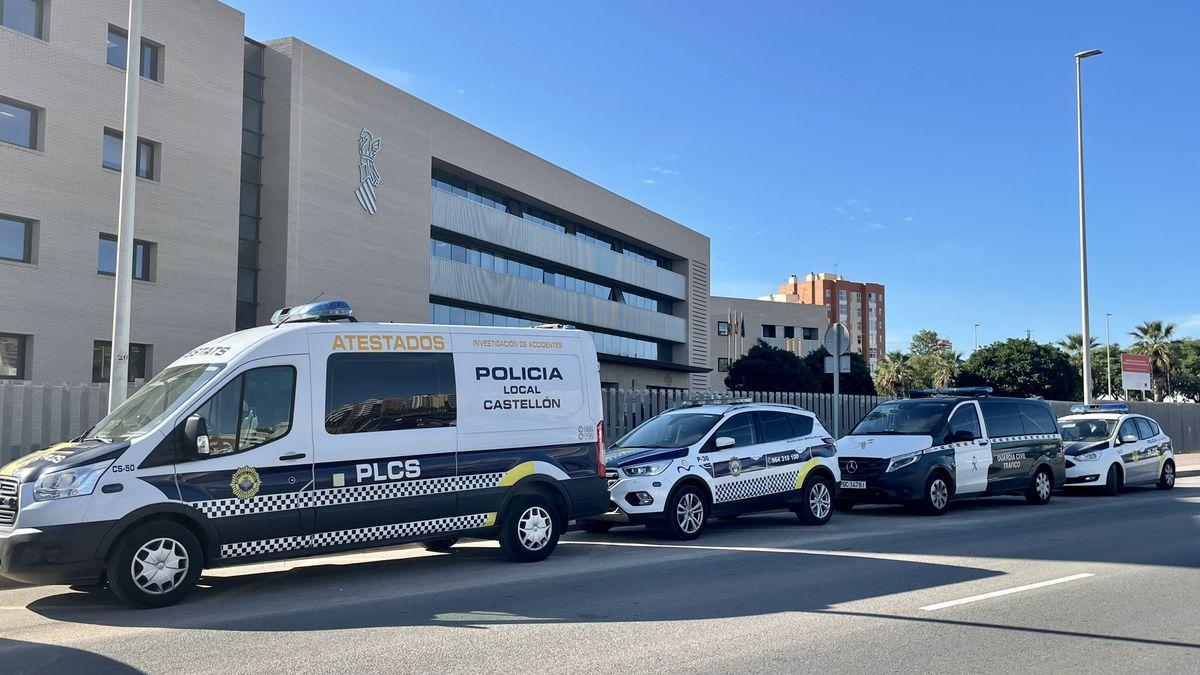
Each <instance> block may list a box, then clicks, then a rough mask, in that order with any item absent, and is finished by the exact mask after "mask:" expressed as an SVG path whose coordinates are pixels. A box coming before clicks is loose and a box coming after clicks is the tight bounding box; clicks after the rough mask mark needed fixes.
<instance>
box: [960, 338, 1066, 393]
mask: <svg viewBox="0 0 1200 675" xmlns="http://www.w3.org/2000/svg"><path fill="white" fill-rule="evenodd" d="M1079 377H1080V376H1079V374H1078V373H1077V372H1076V370H1075V368H1073V367H1072V366H1071V361H1070V358H1069V357H1068V356H1067V355H1066V354H1065V353H1064V352H1063V351H1061V350H1059V349H1057V348H1055V347H1052V346H1050V345H1045V344H1039V343H1037V342H1034V341H1032V340H1024V339H1015V338H1013V339H1009V340H1005V341H1003V342H996V343H993V344H990V345H987V346H986V347H980V348H979V349H977V350H976V351H975V353H974V354H972V355H971V357H970V358H969V359H967V362H966V363H965V364H964V365H963V370H962V373H961V375H960V376H959V379H958V384H960V385H965V386H990V387H992V388H993V390H994V391H995V393H996V394H997V395H999V396H1020V397H1028V396H1041V397H1043V398H1046V399H1051V400H1059V401H1065V400H1071V399H1072V398H1073V395H1074V394H1075V390H1076V387H1077V385H1078V380H1079Z"/></svg>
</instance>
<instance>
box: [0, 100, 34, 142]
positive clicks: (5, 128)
mask: <svg viewBox="0 0 1200 675" xmlns="http://www.w3.org/2000/svg"><path fill="white" fill-rule="evenodd" d="M41 113H42V111H41V110H39V109H37V108H34V107H33V106H28V105H25V104H24V103H18V102H16V101H14V100H12V99H7V98H0V141H4V142H5V143H12V144H13V145H19V146H21V147H23V148H30V149H34V150H36V149H37V147H38V122H39V118H40V117H41Z"/></svg>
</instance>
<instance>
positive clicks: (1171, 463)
mask: <svg viewBox="0 0 1200 675" xmlns="http://www.w3.org/2000/svg"><path fill="white" fill-rule="evenodd" d="M1058 426H1059V428H1060V429H1062V435H1063V440H1064V441H1066V443H1067V447H1066V455H1067V487H1101V488H1104V491H1105V492H1106V493H1107V494H1109V495H1116V494H1117V493H1118V492H1120V490H1121V487H1123V486H1125V485H1137V484H1151V483H1153V484H1157V485H1158V487H1159V489H1161V490H1170V489H1171V488H1173V487H1175V453H1174V451H1173V450H1172V448H1171V439H1170V438H1169V437H1167V435H1166V434H1164V433H1163V431H1162V428H1160V427H1159V426H1158V423H1157V422H1155V421H1154V420H1152V419H1150V418H1149V417H1145V416H1143V415H1136V414H1132V413H1130V412H1129V406H1128V405H1127V404H1125V403H1093V404H1092V405H1075V406H1071V414H1070V415H1067V416H1066V417H1060V418H1059V420H1058Z"/></svg>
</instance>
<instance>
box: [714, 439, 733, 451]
mask: <svg viewBox="0 0 1200 675" xmlns="http://www.w3.org/2000/svg"><path fill="white" fill-rule="evenodd" d="M735 445H737V439H736V438H730V437H729V436H722V437H720V438H718V439H717V443H716V446H717V449H718V450H724V449H725V448H732V447H733V446H735Z"/></svg>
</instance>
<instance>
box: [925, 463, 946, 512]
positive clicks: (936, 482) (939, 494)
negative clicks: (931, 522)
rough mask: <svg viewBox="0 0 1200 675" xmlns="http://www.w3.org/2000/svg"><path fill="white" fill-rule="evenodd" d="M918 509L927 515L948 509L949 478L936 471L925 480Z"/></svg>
mask: <svg viewBox="0 0 1200 675" xmlns="http://www.w3.org/2000/svg"><path fill="white" fill-rule="evenodd" d="M920 510H921V512H922V513H924V514H925V515H927V516H940V515H943V514H945V513H946V511H948V510H950V479H949V478H947V477H946V474H944V473H941V472H938V473H935V474H933V475H932V476H930V477H929V480H927V481H925V495H924V496H923V497H922V498H921V501H920Z"/></svg>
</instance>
